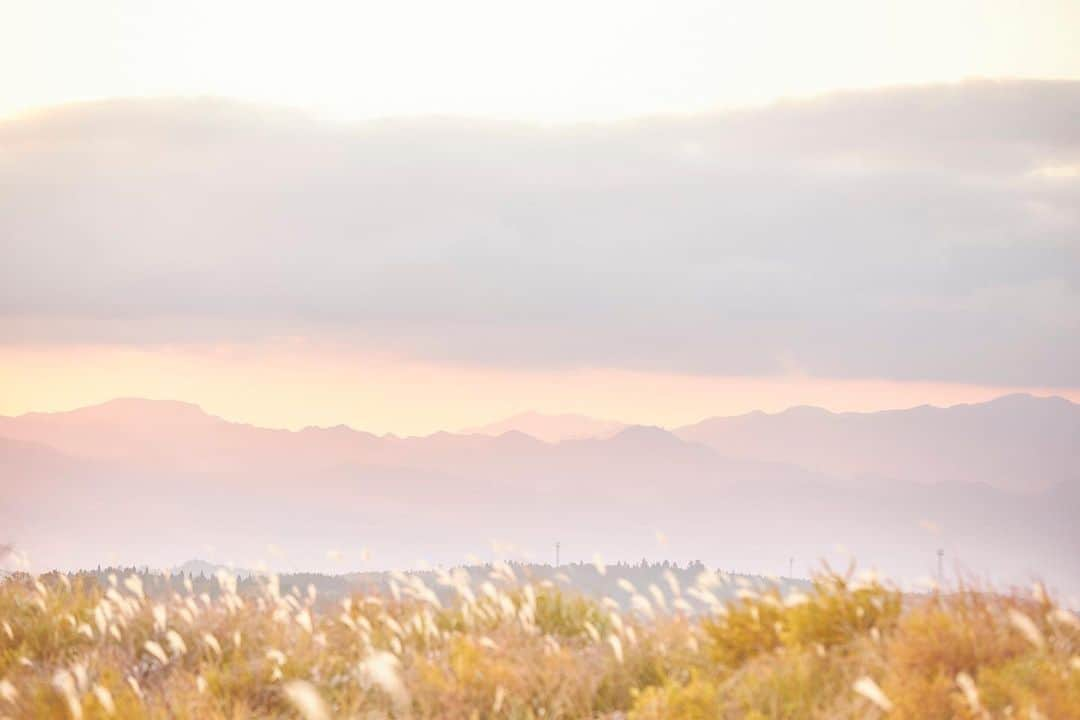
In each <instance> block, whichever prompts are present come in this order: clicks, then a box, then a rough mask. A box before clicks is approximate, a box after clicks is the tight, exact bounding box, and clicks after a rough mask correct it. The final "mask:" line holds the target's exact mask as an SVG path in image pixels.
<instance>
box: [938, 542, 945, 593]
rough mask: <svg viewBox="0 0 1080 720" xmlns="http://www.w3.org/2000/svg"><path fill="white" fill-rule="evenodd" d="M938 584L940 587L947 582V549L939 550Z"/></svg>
mask: <svg viewBox="0 0 1080 720" xmlns="http://www.w3.org/2000/svg"><path fill="white" fill-rule="evenodd" d="M937 582H938V587H941V585H942V583H944V582H945V548H938V551H937Z"/></svg>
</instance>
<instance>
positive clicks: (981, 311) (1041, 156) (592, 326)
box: [0, 0, 1080, 434]
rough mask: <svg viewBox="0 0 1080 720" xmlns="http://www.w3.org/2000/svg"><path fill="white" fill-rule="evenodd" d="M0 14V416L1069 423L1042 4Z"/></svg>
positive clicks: (404, 426)
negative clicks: (146, 411) (998, 400)
mask: <svg viewBox="0 0 1080 720" xmlns="http://www.w3.org/2000/svg"><path fill="white" fill-rule="evenodd" d="M0 13H2V15H3V17H4V18H5V21H4V23H3V24H2V25H0V238H3V240H2V241H0V414H8V415H12V414H18V413H21V412H27V411H31V410H61V409H68V408H72V407H77V406H80V405H85V404H90V403H94V402H101V401H104V400H107V399H109V398H111V397H118V396H143V397H157V398H175V399H182V400H188V401H192V402H197V403H199V404H200V405H202V406H204V407H205V408H206V409H207V410H209V411H211V412H216V413H218V414H221V415H223V416H226V417H229V418H231V419H237V420H244V421H247V422H253V423H258V424H264V425H270V426H280V427H302V426H304V425H309V424H321V425H332V424H338V423H346V424H350V425H353V426H355V427H359V428H363V429H367V430H371V431H375V432H395V433H399V434H417V433H427V432H433V431H435V430H439V429H447V428H449V429H454V428H460V427H467V426H470V425H477V424H482V423H485V422H488V421H491V420H494V419H497V418H499V417H501V416H504V415H509V414H513V413H516V412H520V411H523V410H527V409H535V410H540V411H545V412H581V413H585V414H589V415H594V416H598V417H605V418H612V419H618V420H623V421H630V422H641V423H653V424H661V425H678V424H684V423H689V422H693V421H696V420H699V419H701V418H704V417H707V416H710V415H716V414H731V413H737V412H745V411H748V410H751V409H765V410H780V409H783V408H785V407H788V406H791V405H798V404H816V405H821V406H824V407H828V408H830V409H834V410H873V409H882V408H889V407H908V406H913V405H918V404H923V403H932V404H952V403H955V402H969V401H978V400H984V399H989V398H990V397H994V396H996V395H999V394H1002V393H1005V392H1012V391H1018V390H1025V391H1033V392H1036V393H1038V394H1060V395H1063V396H1066V397H1070V398H1072V399H1074V400H1080V239H1078V238H1080V210H1078V208H1080V197H1078V195H1080V126H1078V125H1077V123H1076V122H1075V120H1074V119H1075V118H1076V117H1080V44H1077V43H1075V38H1074V37H1072V36H1073V34H1074V33H1073V32H1072V30H1073V28H1076V27H1078V26H1080V6H1078V5H1077V4H1076V3H1072V2H1056V3H1055V2H1045V3H1031V2H1026V3H1020V2H978V3H975V2H970V3H969V2H955V3H930V2H905V3H895V4H893V3H868V2H824V3H814V4H808V3H801V2H773V3H745V4H738V3H703V2H674V3H663V4H661V3H636V2H625V1H624V2H596V3H587V4H583V3H564V2H549V3H530V4H522V3H512V2H486V1H485V2H461V3H419V2H402V3H390V4H388V3H305V4H304V5H303V6H301V5H300V4H279V3H268V2H259V3H245V2H236V3H227V4H221V3H208V2H189V3H154V2H113V3H107V2H102V3H94V4H90V3H80V2H49V1H44V2H9V1H4V0H0Z"/></svg>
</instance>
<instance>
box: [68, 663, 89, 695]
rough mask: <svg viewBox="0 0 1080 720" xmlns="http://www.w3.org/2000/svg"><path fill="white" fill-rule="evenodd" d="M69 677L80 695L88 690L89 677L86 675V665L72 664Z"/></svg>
mask: <svg viewBox="0 0 1080 720" xmlns="http://www.w3.org/2000/svg"><path fill="white" fill-rule="evenodd" d="M71 675H72V677H74V678H75V689H76V690H78V691H79V694H80V695H81V694H82V693H85V692H86V691H87V690H89V689H90V682H89V680H90V676H89V675H87V673H86V663H82V662H75V663H72V664H71Z"/></svg>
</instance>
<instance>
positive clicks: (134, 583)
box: [124, 575, 146, 600]
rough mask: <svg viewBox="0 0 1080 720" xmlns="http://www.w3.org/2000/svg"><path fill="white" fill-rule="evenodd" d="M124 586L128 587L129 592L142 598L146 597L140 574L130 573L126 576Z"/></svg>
mask: <svg viewBox="0 0 1080 720" xmlns="http://www.w3.org/2000/svg"><path fill="white" fill-rule="evenodd" d="M124 587H126V588H127V589H128V592H130V593H131V594H132V595H134V596H135V597H137V598H139V599H140V600H145V599H146V595H145V594H144V593H143V584H142V580H140V579H139V576H138V575H128V576H127V577H126V578H124Z"/></svg>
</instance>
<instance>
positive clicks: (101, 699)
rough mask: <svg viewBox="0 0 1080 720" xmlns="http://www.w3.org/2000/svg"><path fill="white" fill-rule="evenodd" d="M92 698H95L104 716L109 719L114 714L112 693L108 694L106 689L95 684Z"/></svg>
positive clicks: (114, 704) (114, 707)
mask: <svg viewBox="0 0 1080 720" xmlns="http://www.w3.org/2000/svg"><path fill="white" fill-rule="evenodd" d="M94 697H95V698H97V702H98V705H100V706H101V709H102V710H103V711H104V712H105V714H106V715H108V716H110V717H111V716H113V715H115V714H116V703H115V702H113V696H112V693H111V692H109V689H108V688H107V687H104V686H102V685H98V684H95V685H94Z"/></svg>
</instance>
